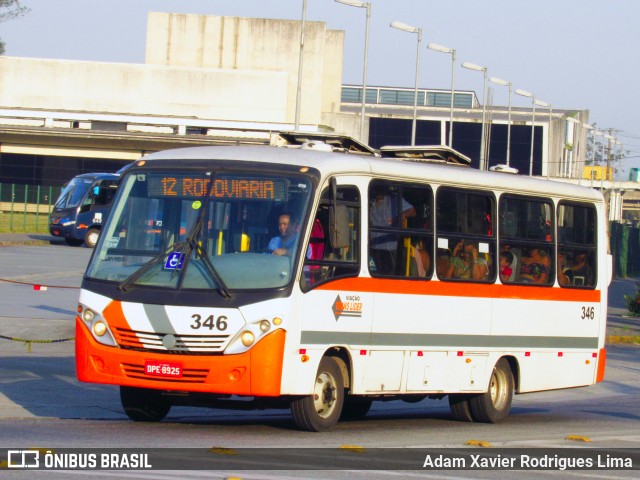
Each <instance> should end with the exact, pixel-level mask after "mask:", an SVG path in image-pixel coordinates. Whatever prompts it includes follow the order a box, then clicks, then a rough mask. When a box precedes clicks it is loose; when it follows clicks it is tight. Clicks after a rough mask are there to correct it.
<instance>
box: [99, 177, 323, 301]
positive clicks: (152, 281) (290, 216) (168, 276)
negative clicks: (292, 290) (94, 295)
mask: <svg viewBox="0 0 640 480" xmlns="http://www.w3.org/2000/svg"><path fill="white" fill-rule="evenodd" d="M119 190H120V194H119V195H118V198H117V199H116V203H115V204H114V205H113V207H112V210H111V216H110V218H109V221H108V223H107V225H106V226H105V227H104V228H103V233H102V235H101V237H100V238H101V242H100V243H99V245H98V247H97V248H98V251H97V252H96V254H95V255H94V256H93V259H92V261H91V263H90V265H89V268H88V270H87V276H88V277H89V278H94V279H99V280H107V281H112V282H116V283H118V284H119V288H120V289H121V290H123V291H127V290H128V289H130V288H139V287H143V286H150V287H160V288H171V289H181V288H184V289H218V290H220V291H221V292H225V294H227V291H228V290H234V289H235V290H252V289H267V288H279V287H283V286H285V285H286V284H288V283H289V282H290V281H291V280H292V276H293V267H294V265H295V256H296V254H297V252H298V250H299V248H298V246H299V245H298V244H299V233H298V230H299V222H300V219H302V218H304V217H305V215H306V212H307V209H308V204H309V201H310V198H311V190H312V188H311V181H310V178H309V177H304V176H301V175H293V174H289V173H287V174H274V173H264V174H261V173H247V172H238V173H232V172H230V171H229V170H228V169H226V168H225V170H224V173H218V174H217V173H216V172H215V171H213V170H202V171H190V172H189V173H184V170H182V171H180V172H179V171H177V170H166V171H157V170H154V171H153V172H145V173H140V171H137V172H131V173H130V174H128V176H127V177H126V178H125V179H124V180H123V182H122V184H121V186H120V187H119ZM283 218H286V220H287V221H288V223H289V230H288V232H287V234H286V235H281V231H282V229H280V230H279V227H280V226H281V224H282V221H281V220H282V219H283ZM283 238H284V240H282V239H283ZM283 242H284V243H286V249H285V248H276V246H277V247H280V246H282V245H281V243H283Z"/></svg>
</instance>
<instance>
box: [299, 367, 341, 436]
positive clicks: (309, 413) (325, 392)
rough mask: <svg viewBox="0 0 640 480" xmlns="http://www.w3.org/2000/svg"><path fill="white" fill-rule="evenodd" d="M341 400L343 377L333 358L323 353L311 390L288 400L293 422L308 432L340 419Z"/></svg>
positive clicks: (327, 428) (329, 427)
mask: <svg viewBox="0 0 640 480" xmlns="http://www.w3.org/2000/svg"><path fill="white" fill-rule="evenodd" d="M343 403H344V380H343V378H342V372H341V370H340V367H339V366H338V364H337V362H336V361H335V360H334V359H333V358H332V357H324V358H323V359H322V360H321V361H320V365H319V366H318V373H317V374H316V380H315V383H314V386H313V393H312V394H311V395H306V396H304V397H301V398H297V399H295V400H293V401H292V402H291V414H292V415H293V420H294V421H295V423H296V425H297V426H298V427H299V428H300V429H302V430H307V431H310V432H326V431H328V430H331V429H332V428H333V427H335V425H336V423H338V420H339V419H340V414H341V412H342V405H343Z"/></svg>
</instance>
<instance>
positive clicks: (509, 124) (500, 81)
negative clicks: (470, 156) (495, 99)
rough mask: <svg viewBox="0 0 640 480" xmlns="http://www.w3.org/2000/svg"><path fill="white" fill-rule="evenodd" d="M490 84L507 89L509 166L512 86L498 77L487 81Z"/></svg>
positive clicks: (508, 159) (509, 154)
mask: <svg viewBox="0 0 640 480" xmlns="http://www.w3.org/2000/svg"><path fill="white" fill-rule="evenodd" d="M489 81H490V82H491V83H495V84H496V85H502V86H503V87H509V116H508V119H507V166H509V161H510V158H509V157H510V156H511V89H512V87H513V84H512V83H511V82H507V81H506V80H502V79H501V78H498V77H491V78H490V79H489Z"/></svg>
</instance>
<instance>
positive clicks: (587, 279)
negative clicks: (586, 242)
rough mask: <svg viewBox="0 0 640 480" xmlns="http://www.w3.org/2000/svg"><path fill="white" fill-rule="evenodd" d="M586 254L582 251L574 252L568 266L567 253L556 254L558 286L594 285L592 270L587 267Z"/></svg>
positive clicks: (589, 266)
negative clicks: (558, 266)
mask: <svg viewBox="0 0 640 480" xmlns="http://www.w3.org/2000/svg"><path fill="white" fill-rule="evenodd" d="M588 256H589V255H588V254H587V252H586V251H584V250H579V251H576V252H575V253H574V255H573V259H572V261H571V262H570V264H569V265H566V262H567V257H568V254H567V253H561V254H558V265H560V268H558V283H559V284H560V285H575V286H592V285H593V284H594V275H593V268H591V265H589V261H588Z"/></svg>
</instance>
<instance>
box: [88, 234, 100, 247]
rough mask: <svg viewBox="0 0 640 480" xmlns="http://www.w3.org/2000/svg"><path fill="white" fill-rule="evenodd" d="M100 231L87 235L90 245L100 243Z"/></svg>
mask: <svg viewBox="0 0 640 480" xmlns="http://www.w3.org/2000/svg"><path fill="white" fill-rule="evenodd" d="M98 235H99V234H98V232H93V233H90V234H89V235H87V240H88V241H89V245H91V246H93V245H95V244H96V243H98Z"/></svg>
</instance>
